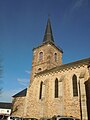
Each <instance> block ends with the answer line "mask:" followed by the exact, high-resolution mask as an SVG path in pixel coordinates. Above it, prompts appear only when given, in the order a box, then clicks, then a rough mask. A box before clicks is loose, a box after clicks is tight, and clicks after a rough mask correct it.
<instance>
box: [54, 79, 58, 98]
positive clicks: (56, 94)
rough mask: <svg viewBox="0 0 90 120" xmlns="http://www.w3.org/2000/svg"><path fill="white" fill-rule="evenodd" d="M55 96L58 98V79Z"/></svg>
mask: <svg viewBox="0 0 90 120" xmlns="http://www.w3.org/2000/svg"><path fill="white" fill-rule="evenodd" d="M55 98H58V79H57V78H56V80H55Z"/></svg>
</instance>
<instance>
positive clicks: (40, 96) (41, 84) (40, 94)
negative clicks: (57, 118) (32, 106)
mask: <svg viewBox="0 0 90 120" xmlns="http://www.w3.org/2000/svg"><path fill="white" fill-rule="evenodd" d="M42 86H43V82H42V81H41V83H40V93H39V99H41V98H42Z"/></svg>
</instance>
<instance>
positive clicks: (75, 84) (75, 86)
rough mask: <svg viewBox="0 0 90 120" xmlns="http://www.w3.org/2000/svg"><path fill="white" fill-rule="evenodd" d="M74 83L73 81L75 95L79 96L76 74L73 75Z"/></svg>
mask: <svg viewBox="0 0 90 120" xmlns="http://www.w3.org/2000/svg"><path fill="white" fill-rule="evenodd" d="M72 83H73V96H78V87H77V76H76V75H73V77H72Z"/></svg>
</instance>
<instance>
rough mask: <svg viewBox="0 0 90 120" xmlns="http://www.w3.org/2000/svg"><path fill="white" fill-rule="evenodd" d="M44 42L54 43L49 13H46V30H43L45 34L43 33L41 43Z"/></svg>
mask: <svg viewBox="0 0 90 120" xmlns="http://www.w3.org/2000/svg"><path fill="white" fill-rule="evenodd" d="M46 42H53V43H54V39H53V34H52V28H51V22H50V15H48V21H47V26H46V30H45V34H44V39H43V43H46Z"/></svg>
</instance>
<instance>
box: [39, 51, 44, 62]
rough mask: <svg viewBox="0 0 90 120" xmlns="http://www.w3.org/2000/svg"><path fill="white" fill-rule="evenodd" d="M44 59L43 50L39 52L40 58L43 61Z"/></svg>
mask: <svg viewBox="0 0 90 120" xmlns="http://www.w3.org/2000/svg"><path fill="white" fill-rule="evenodd" d="M42 59H43V52H40V53H39V60H40V61H41V60H42Z"/></svg>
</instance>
